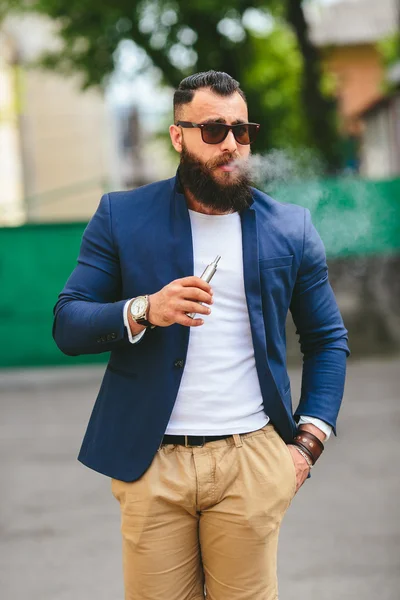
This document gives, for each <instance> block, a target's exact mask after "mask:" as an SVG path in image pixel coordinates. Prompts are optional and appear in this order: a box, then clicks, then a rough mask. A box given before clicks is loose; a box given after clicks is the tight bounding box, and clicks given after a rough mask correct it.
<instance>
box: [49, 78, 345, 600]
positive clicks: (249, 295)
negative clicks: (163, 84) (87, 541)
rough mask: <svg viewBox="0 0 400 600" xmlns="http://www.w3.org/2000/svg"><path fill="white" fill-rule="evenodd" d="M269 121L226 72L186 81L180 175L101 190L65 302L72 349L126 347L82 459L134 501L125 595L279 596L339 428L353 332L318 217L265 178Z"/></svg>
mask: <svg viewBox="0 0 400 600" xmlns="http://www.w3.org/2000/svg"><path fill="white" fill-rule="evenodd" d="M259 127H260V125H259V124H256V123H249V119H248V112H247V104H246V100H245V96H244V93H243V92H242V90H241V89H240V88H239V84H238V82H237V81H235V80H234V79H232V78H231V77H230V76H229V75H227V74H226V73H220V72H215V71H209V72H206V73H198V74H196V75H192V76H190V77H188V78H186V79H184V80H183V81H182V82H181V84H180V85H179V88H178V89H177V91H176V92H175V96H174V124H173V125H171V127H170V136H171V141H172V144H173V147H174V148H175V150H176V151H177V152H178V153H179V154H180V165H179V169H178V173H177V175H176V177H174V178H172V179H169V180H167V181H160V182H157V183H154V184H151V185H148V186H145V187H142V188H139V189H136V190H133V191H127V192H116V193H110V194H106V195H104V196H103V198H102V199H101V202H100V205H99V208H98V210H97V212H96V213H95V215H94V216H93V218H92V219H91V221H90V223H89V225H88V226H87V228H86V230H85V233H84V236H83V240H82V246H81V251H80V256H79V259H78V265H77V267H76V268H75V270H74V271H73V273H72V274H71V276H70V278H69V279H68V281H67V283H66V285H65V288H64V290H63V291H62V293H61V294H60V296H59V299H58V302H57V304H56V306H55V322H54V337H55V340H56V342H57V344H58V346H59V347H60V349H61V350H62V351H63V352H65V353H66V354H69V355H78V354H94V353H99V352H108V351H111V355H110V359H109V362H108V365H107V368H106V371H105V375H104V378H103V382H102V385H101V388H100V391H99V395H98V397H97V400H96V403H95V406H94V409H93V412H92V415H91V418H90V422H89V425H88V428H87V431H86V435H85V437H84V440H83V444H82V448H81V451H80V454H79V460H80V461H81V462H82V463H83V464H85V465H87V466H88V467H90V468H91V469H94V470H96V471H98V472H100V473H103V474H104V475H106V476H109V477H110V478H111V489H112V493H113V495H114V496H115V498H116V499H117V500H118V501H119V504H120V509H121V531H122V543H123V568H124V582H125V599H126V600H166V599H168V600H203V599H204V597H205V594H206V597H207V599H208V600H275V599H276V598H277V597H278V596H277V594H278V592H277V575H276V562H277V544H278V533H279V528H280V524H281V521H282V518H283V516H284V514H285V512H286V510H287V508H288V506H289V504H290V503H291V501H292V499H293V497H294V496H295V494H296V492H297V491H298V489H299V488H300V486H301V485H302V484H303V482H304V481H305V479H306V478H307V477H308V475H309V472H310V469H311V467H312V466H313V464H314V463H315V461H316V460H317V459H318V458H319V456H320V454H321V452H322V451H323V448H324V444H323V442H324V441H325V440H326V439H327V438H328V437H329V435H330V433H331V431H332V430H333V431H334V430H335V426H336V418H337V415H338V411H339V408H340V403H341V399H342V395H343V388H344V379H345V365H346V356H347V354H348V347H347V331H346V329H345V328H344V325H343V322H342V319H341V316H340V313H339V310H338V307H337V304H336V301H335V298H334V295H333V292H332V289H331V287H330V284H329V281H328V275H327V266H326V259H325V252H324V248H323V245H322V242H321V240H320V238H319V236H318V234H317V232H316V230H315V229H314V227H313V225H312V223H311V219H310V214H309V212H308V210H306V209H304V208H302V207H300V206H295V205H290V204H280V203H278V202H276V201H274V200H273V199H272V198H270V197H268V196H267V195H265V194H264V193H262V192H261V191H259V190H256V189H254V188H252V187H250V181H249V178H248V176H247V174H246V159H248V157H249V153H250V144H251V143H252V142H253V141H254V140H255V138H256V135H257V132H258V129H259ZM219 255H220V257H221V258H220V260H219V262H218V269H217V271H216V273H215V275H214V277H213V279H212V281H211V282H210V283H207V281H205V280H204V279H201V278H200V277H199V276H198V275H201V274H202V273H203V271H204V269H205V267H206V266H207V265H209V264H210V263H211V262H213V261H214V260H215V259H216V257H217V256H219ZM289 310H290V311H291V313H292V316H293V319H294V322H295V324H296V327H297V331H298V333H299V336H300V344H301V351H302V353H303V355H304V361H303V383H302V391H301V398H300V401H299V403H298V406H297V408H296V410H295V412H294V414H293V410H292V402H291V391H290V381H289V377H288V374H287V369H286V341H285V322H286V317H287V313H288V311H289ZM309 485H312V484H311V483H310V484H309ZM310 535H312V532H310ZM305 542H306V541H305ZM303 546H304V544H303Z"/></svg>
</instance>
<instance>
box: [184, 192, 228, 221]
mask: <svg viewBox="0 0 400 600" xmlns="http://www.w3.org/2000/svg"><path fill="white" fill-rule="evenodd" d="M184 194H185V198H186V204H187V207H188V208H189V209H190V210H194V211H195V212H198V213H203V214H204V215H229V214H230V213H232V212H233V210H228V211H221V210H218V209H216V208H212V207H210V206H207V205H205V204H202V203H201V202H199V201H198V200H196V198H195V197H194V196H193V194H192V193H191V192H189V190H187V189H186V188H185V189H184Z"/></svg>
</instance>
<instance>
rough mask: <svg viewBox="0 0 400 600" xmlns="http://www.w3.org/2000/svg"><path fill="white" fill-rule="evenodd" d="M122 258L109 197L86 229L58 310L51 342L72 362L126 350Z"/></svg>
mask: <svg viewBox="0 0 400 600" xmlns="http://www.w3.org/2000/svg"><path fill="white" fill-rule="evenodd" d="M125 302H126V299H125V300H122V299H121V273H120V265H119V259H118V252H117V250H116V247H115V245H114V241H113V236H112V223H111V209H110V198H109V195H108V194H105V195H104V196H103V197H102V198H101V200H100V204H99V207H98V209H97V211H96V213H95V214H94V216H93V217H92V219H91V220H90V222H89V224H88V226H87V227H86V229H85V232H84V234H83V238H82V244H81V248H80V253H79V257H78V264H77V266H76V268H75V269H74V271H73V272H72V274H71V276H70V277H69V279H68V281H67V283H66V284H65V287H64V289H63V290H62V292H61V294H60V295H59V297H58V301H57V303H56V305H55V307H54V323H53V337H54V340H55V342H56V344H57V346H58V347H59V348H60V350H61V351H62V352H64V353H65V354H68V355H70V356H76V355H79V354H98V353H100V352H108V351H110V350H112V349H114V348H116V347H117V346H120V345H121V344H128V343H129V342H128V339H127V333H126V329H125V326H124V320H123V308H124V305H125Z"/></svg>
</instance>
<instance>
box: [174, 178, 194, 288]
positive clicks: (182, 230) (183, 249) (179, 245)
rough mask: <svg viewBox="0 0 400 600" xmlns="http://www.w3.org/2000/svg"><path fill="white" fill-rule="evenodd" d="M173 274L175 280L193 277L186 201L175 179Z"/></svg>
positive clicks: (190, 237) (190, 235)
mask: <svg viewBox="0 0 400 600" xmlns="http://www.w3.org/2000/svg"><path fill="white" fill-rule="evenodd" d="M171 223H172V246H173V251H172V254H173V263H172V264H173V273H174V277H175V278H176V279H178V278H179V279H180V278H181V277H188V276H189V275H193V268H194V267H193V240H192V228H191V225H190V217H189V211H188V208H187V204H186V199H185V196H184V194H183V191H182V188H181V186H180V183H179V179H178V176H177V177H176V178H175V186H174V191H173V197H172V202H171Z"/></svg>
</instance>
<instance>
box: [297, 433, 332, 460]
mask: <svg viewBox="0 0 400 600" xmlns="http://www.w3.org/2000/svg"><path fill="white" fill-rule="evenodd" d="M291 444H292V445H293V446H296V447H298V448H300V449H301V450H302V452H304V453H305V454H306V455H307V456H308V458H309V459H310V460H311V462H312V464H313V465H314V464H315V463H316V462H317V460H318V459H319V457H320V456H321V454H322V452H323V451H324V445H323V443H322V442H321V440H320V439H319V438H318V437H317V436H315V435H314V434H312V433H311V432H310V431H308V430H306V429H299V430H298V432H297V434H296V435H295V436H294V438H293V441H292V442H291Z"/></svg>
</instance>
